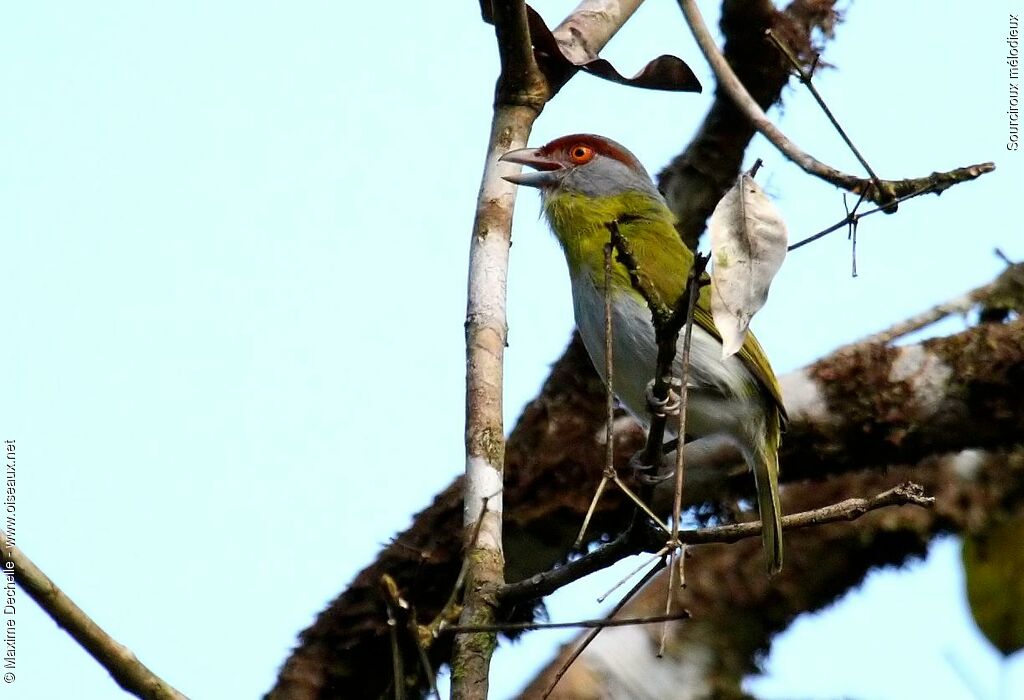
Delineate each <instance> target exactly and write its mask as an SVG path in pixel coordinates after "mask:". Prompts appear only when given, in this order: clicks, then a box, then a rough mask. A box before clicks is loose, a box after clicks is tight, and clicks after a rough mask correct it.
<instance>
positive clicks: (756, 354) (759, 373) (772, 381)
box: [693, 286, 786, 424]
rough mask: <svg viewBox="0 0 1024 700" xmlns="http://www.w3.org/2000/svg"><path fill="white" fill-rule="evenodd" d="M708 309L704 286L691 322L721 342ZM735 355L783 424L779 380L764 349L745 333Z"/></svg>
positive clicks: (783, 416)
mask: <svg viewBox="0 0 1024 700" xmlns="http://www.w3.org/2000/svg"><path fill="white" fill-rule="evenodd" d="M710 308H711V288H710V287H708V286H705V287H704V288H703V289H701V292H700V299H699V303H698V304H697V306H696V308H695V309H694V310H693V322H694V323H696V324H697V325H698V326H700V327H701V328H703V329H704V330H706V331H707V332H708V333H710V334H711V335H713V336H714V337H715V338H717V339H718V340H721V339H722V334H721V333H719V332H718V328H717V327H716V326H715V321H714V319H713V318H712V317H711V311H710ZM737 354H738V355H739V358H740V359H741V360H742V361H743V364H745V365H746V366H747V369H749V370H750V371H751V372H752V373H753V375H754V376H755V377H756V378H757V380H758V382H760V384H761V386H762V387H763V388H764V390H765V392H766V393H767V394H768V395H769V396H771V398H772V400H774V401H775V405H776V406H777V407H778V409H779V415H780V417H781V418H782V423H783V424H785V422H786V407H785V406H784V405H783V403H782V387H780V386H779V379H778V377H776V376H775V371H774V370H773V369H772V365H771V363H770V362H769V361H768V355H767V354H766V353H765V351H764V348H762V347H761V344H760V343H759V342H757V338H755V337H754V334H753V333H747V337H746V339H745V340H744V341H743V347H741V348H740V351H739V353H737Z"/></svg>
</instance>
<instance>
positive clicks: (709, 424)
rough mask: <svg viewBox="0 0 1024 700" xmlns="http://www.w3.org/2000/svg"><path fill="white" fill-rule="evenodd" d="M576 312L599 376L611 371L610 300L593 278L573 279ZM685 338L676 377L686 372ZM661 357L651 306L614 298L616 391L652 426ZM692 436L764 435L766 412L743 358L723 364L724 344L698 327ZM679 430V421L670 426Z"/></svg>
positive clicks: (630, 297) (625, 294)
mask: <svg viewBox="0 0 1024 700" xmlns="http://www.w3.org/2000/svg"><path fill="white" fill-rule="evenodd" d="M572 287H573V308H574V310H575V314H576V325H577V327H578V328H579V331H580V335H581V337H582V338H583V344H584V346H585V347H586V348H587V353H588V354H589V355H590V359H591V360H592V361H593V363H594V366H595V368H596V369H597V371H598V374H600V375H601V378H602V379H604V380H605V383H606V384H607V381H608V378H607V376H606V371H605V340H604V326H605V322H604V316H605V313H604V298H603V293H602V292H601V290H599V289H598V288H597V287H596V286H595V285H594V283H593V281H592V279H591V278H590V275H588V274H581V275H579V276H578V278H576V279H573V285H572ZM682 343H683V338H682V334H680V338H679V343H678V346H677V347H678V350H677V354H676V360H675V364H674V368H673V373H674V375H675V376H677V377H678V376H680V374H681V370H682V354H681V351H682ZM657 357H658V348H657V343H656V342H655V337H654V326H653V325H652V323H651V313H650V310H649V309H648V307H647V304H646V302H644V301H643V299H640V298H639V297H638V296H637V295H634V294H632V293H631V290H630V291H617V292H616V291H613V293H612V363H613V377H612V390H613V391H614V393H615V395H616V396H618V398H619V400H620V401H621V402H622V403H623V404H624V405H625V406H626V408H627V409H629V411H630V412H631V413H632V414H633V415H634V416H636V418H637V419H638V420H640V421H641V422H642V423H643V424H644V425H647V424H649V422H650V414H649V412H648V410H647V400H646V390H647V385H648V384H649V383H650V382H651V380H652V379H654V373H655V369H656V366H655V365H656V361H657ZM687 383H688V386H689V391H688V394H689V395H688V399H687V402H688V403H687V405H688V410H687V412H686V423H687V424H686V433H687V434H688V435H690V436H693V437H703V436H705V435H711V434H717V433H725V434H729V435H734V436H737V437H740V436H746V435H750V434H751V432H752V431H760V430H763V426H764V408H763V403H762V401H761V400H760V397H759V396H758V392H757V390H756V388H755V387H756V380H755V379H754V377H753V375H752V374H751V373H750V371H749V370H748V369H747V367H746V365H744V363H743V361H742V360H741V359H740V358H739V357H738V356H735V355H734V356H731V357H728V358H726V359H725V360H723V359H722V345H721V343H720V342H719V341H718V340H717V339H716V338H715V337H714V336H712V335H711V334H710V333H708V332H707V331H705V330H704V329H702V328H700V327H699V326H696V325H695V326H694V327H693V333H692V338H691V342H690V371H689V378H688V382H687ZM669 427H670V428H671V429H672V430H673V432H674V429H675V421H669Z"/></svg>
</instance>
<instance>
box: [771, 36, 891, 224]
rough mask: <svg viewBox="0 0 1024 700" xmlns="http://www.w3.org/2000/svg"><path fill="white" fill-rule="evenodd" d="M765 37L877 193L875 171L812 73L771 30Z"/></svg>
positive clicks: (879, 188) (878, 183) (877, 184)
mask: <svg viewBox="0 0 1024 700" xmlns="http://www.w3.org/2000/svg"><path fill="white" fill-rule="evenodd" d="M765 35H766V36H767V37H768V38H769V39H770V40H771V42H772V43H773V44H775V48H777V49H778V50H779V51H780V52H781V53H782V55H784V56H785V57H786V60H787V61H789V65H791V66H792V67H793V69H794V70H795V71H796V73H797V76H798V77H799V78H800V82H801V83H803V84H804V85H805V86H806V87H807V90H808V91H810V93H811V96H812V97H814V100H815V101H816V102H817V103H818V106H819V107H821V111H823V112H824V113H825V116H826V117H828V120H829V121H830V122H832V126H833V128H835V130H836V131H837V132H838V133H839V136H840V137H841V138H842V139H843V141H845V142H846V145H847V146H848V147H849V149H850V151H851V152H852V153H853V155H854V156H855V157H856V158H857V160H858V161H860V164H861V165H862V166H863V167H864V170H866V171H867V173H868V176H869V177H870V178H871V182H872V183H874V185H875V187H876V188H877V189H878V190H879V191H881V189H882V183H881V182H880V181H879V179H878V175H876V174H875V171H874V170H872V169H871V166H870V165H868V162H867V160H866V159H865V158H864V156H862V155H861V153H860V151H859V150H857V147H856V146H854V145H853V141H852V140H851V139H850V137H849V136H847V134H846V130H845V129H843V127H842V126H840V124H839V120H838V119H836V117H835V115H834V114H832V110H831V109H829V107H828V105H827V104H826V103H825V99H824V98H823V97H822V96H821V93H819V92H818V88H817V87H815V85H814V82H813V80H812V78H813V72H814V71H813V70H812V71H805V70H804V67H803V65H802V64H801V63H800V60H799V59H798V58H797V57H796V56H794V55H793V52H792V51H790V50H789V47H788V46H786V45H785V44H784V43H783V42H782V40H781V39H779V37H777V36H775V32H773V31H772V30H771V29H768V30H766V31H765ZM815 63H817V61H815ZM854 209H856V207H854Z"/></svg>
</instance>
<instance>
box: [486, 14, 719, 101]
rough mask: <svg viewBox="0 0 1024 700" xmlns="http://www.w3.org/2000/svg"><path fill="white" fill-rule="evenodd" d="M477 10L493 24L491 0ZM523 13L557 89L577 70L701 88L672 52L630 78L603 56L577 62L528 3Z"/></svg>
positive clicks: (639, 83) (645, 84)
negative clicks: (584, 61)
mask: <svg viewBox="0 0 1024 700" xmlns="http://www.w3.org/2000/svg"><path fill="white" fill-rule="evenodd" d="M480 10H481V15H482V16H483V19H484V21H485V22H487V23H488V24H493V22H494V18H493V15H492V13H491V3H490V0H481V2H480ZM526 14H527V18H528V20H529V23H530V39H531V40H532V41H533V51H534V54H535V55H536V57H537V63H538V65H539V66H540V67H541V69H542V70H543V71H544V75H546V76H547V78H548V80H549V81H550V82H551V84H552V86H553V87H554V89H555V90H556V91H557V89H558V88H560V87H561V86H562V85H564V84H565V83H566V82H568V80H569V78H571V77H572V76H573V74H575V73H576V71H578V70H582V71H585V72H587V73H590V74H591V75H595V76H597V77H598V78H604V79H605V80H610V81H611V82H613V83H619V84H620V85H628V86H630V87H638V88H646V89H648V90H669V91H673V92H700V91H701V85H700V81H699V80H697V76H696V75H694V73H693V71H692V70H691V69H690V67H689V66H688V65H686V62H685V61H683V59H681V58H677V57H675V56H669V55H663V56H658V57H657V58H655V59H654V60H653V61H650V62H649V63H648V64H647V65H646V66H644V67H643V69H641V71H640V72H639V73H637V74H636V75H634V76H633V77H632V78H627V77H625V76H624V75H622V74H621V73H619V72H618V71H617V70H615V67H614V66H613V65H612V64H611V63H609V62H608V61H606V60H605V59H603V58H597V59H594V60H593V61H588V62H586V63H582V64H579V65H577V64H575V63H573V62H572V61H570V60H569V59H568V58H567V57H566V56H565V54H563V53H562V50H561V49H560V48H559V47H558V41H557V40H556V39H555V36H554V34H552V33H551V30H550V29H548V25H547V24H545V22H544V20H543V18H541V16H540V15H539V14H537V11H536V10H534V9H533V8H532V7H530V6H529V5H527V6H526Z"/></svg>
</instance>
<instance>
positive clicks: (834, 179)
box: [678, 0, 995, 211]
mask: <svg viewBox="0 0 1024 700" xmlns="http://www.w3.org/2000/svg"><path fill="white" fill-rule="evenodd" d="M678 1H679V5H680V7H681V8H682V10H683V15H684V16H685V17H686V23H687V24H688V25H689V27H690V31H691V32H692V33H693V36H694V38H695V39H696V41H697V44H698V45H699V46H700V48H701V51H702V52H703V53H704V57H705V58H706V59H707V61H708V63H709V64H710V65H711V69H712V70H713V71H714V73H715V77H716V78H717V79H718V84H719V86H721V88H722V89H723V90H725V92H727V93H728V94H729V96H730V97H732V99H733V101H734V102H735V103H736V107H737V108H738V109H739V110H740V111H741V112H743V113H744V115H746V117H747V118H748V119H749V120H750V123H751V124H753V126H754V128H755V129H757V130H758V131H759V132H761V134H763V135H764V137H765V138H767V139H768V140H769V141H771V142H772V144H773V145H774V146H775V147H776V148H778V149H779V150H780V151H781V152H782V153H783V155H785V156H786V157H787V158H789V159H790V160H791V161H793V162H794V163H796V164H797V165H798V166H800V168H801V169H802V170H803V171H804V172H806V173H808V174H809V175H814V176H815V177H818V178H821V179H822V180H825V181H826V182H830V183H832V184H833V185H835V186H836V187H841V188H843V189H845V190H848V191H850V192H854V193H857V194H860V193H861V192H864V193H865V197H866V198H867V199H869V200H871V201H872V202H875V203H877V204H880V205H882V206H883V208H884V209H885V210H886V211H892V210H893V208H894V205H895V204H896V203H897V200H898V199H899V198H900V197H902V196H903V195H905V194H908V193H910V192H915V191H917V190H922V192H921V194H923V193H924V192H925V191H927V192H935V193H938V192H942V191H943V190H945V189H947V188H948V187H951V186H952V185H954V184H957V183H960V182H966V181H967V180H973V179H974V178H976V177H979V176H980V175H982V174H984V173H988V172H991V171H993V170H995V164H993V163H979V164H977V165H971V166H967V167H964V168H957V169H955V170H950V171H948V172H945V173H932V174H931V175H929V176H927V177H924V178H912V179H904V180H879V181H878V182H877V184H876V183H873V182H872V181H871V180H870V179H864V178H859V177H854V176H853V175H849V174H847V173H843V172H840V171H839V170H836V169H835V168H833V167H831V166H829V165H826V164H825V163H822V162H821V161H819V160H817V159H816V158H814V157H813V156H811V155H809V154H808V153H806V152H804V151H802V150H801V149H800V148H799V147H798V146H797V145H796V144H795V143H793V141H791V140H790V139H789V138H788V137H787V136H786V135H785V134H784V133H782V131H781V130H780V129H779V128H778V127H776V126H775V125H774V124H773V123H772V122H771V121H770V120H769V119H768V116H767V115H766V114H765V113H764V110H763V109H761V106H760V105H758V104H757V102H756V101H755V100H754V98H752V97H751V96H750V93H749V92H747V89H746V87H744V85H743V83H741V82H740V80H739V78H737V77H736V74H735V73H734V72H733V70H732V68H731V67H730V66H729V64H728V63H727V62H726V60H725V58H724V57H723V56H722V54H721V52H720V51H719V50H718V47H717V46H716V45H715V40H714V38H713V37H712V36H711V32H710V31H708V28H707V25H706V24H705V23H704V18H703V17H702V16H701V13H700V10H699V9H698V8H697V3H696V0H678ZM922 185H924V186H922Z"/></svg>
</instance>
